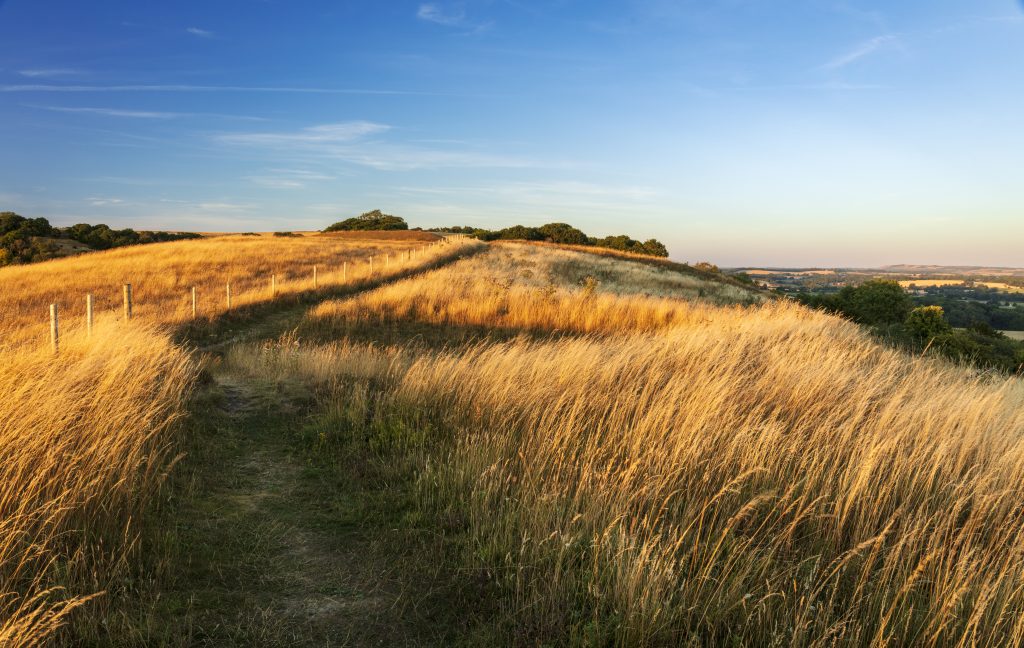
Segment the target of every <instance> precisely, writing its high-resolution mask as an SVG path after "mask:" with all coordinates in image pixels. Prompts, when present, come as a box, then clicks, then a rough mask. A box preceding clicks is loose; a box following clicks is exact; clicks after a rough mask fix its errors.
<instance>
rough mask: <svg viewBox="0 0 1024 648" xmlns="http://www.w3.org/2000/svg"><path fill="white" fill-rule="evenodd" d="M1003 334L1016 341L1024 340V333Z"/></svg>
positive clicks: (1009, 332)
mask: <svg viewBox="0 0 1024 648" xmlns="http://www.w3.org/2000/svg"><path fill="white" fill-rule="evenodd" d="M1003 334H1004V335H1006V337H1008V338H1011V339H1014V340H1024V331H1003Z"/></svg>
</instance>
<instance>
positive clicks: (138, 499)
mask: <svg viewBox="0 0 1024 648" xmlns="http://www.w3.org/2000/svg"><path fill="white" fill-rule="evenodd" d="M0 362H2V366H3V370H2V371H0V394H3V398H2V399H0V645H4V646H20V645H34V644H35V643H37V642H42V641H44V640H45V639H47V638H48V637H49V636H51V635H52V633H53V632H54V630H55V629H56V628H57V627H58V626H59V625H60V624H61V623H62V622H63V619H64V616H65V614H66V613H67V612H68V611H70V610H71V609H73V608H74V607H75V606H76V605H78V604H79V603H82V602H84V601H85V600H88V599H89V598H90V597H93V596H95V595H100V594H102V593H103V592H104V590H106V589H107V588H108V586H109V584H110V583H111V582H112V581H114V580H115V579H116V577H117V575H118V574H119V573H120V572H121V571H122V570H123V569H124V568H125V561H126V560H127V559H128V558H129V557H130V556H131V555H132V553H133V552H134V549H135V546H134V545H135V542H136V538H137V536H138V533H139V528H138V526H137V525H138V523H139V517H140V512H141V511H142V510H143V509H144V508H145V507H146V506H147V505H148V503H149V501H150V500H151V498H152V497H153V495H154V493H155V492H156V490H157V488H158V487H159V484H160V477H161V475H162V474H163V471H165V470H166V468H167V463H168V459H169V457H168V455H167V453H168V450H169V439H168V438H167V437H166V432H167V430H168V428H169V426H170V425H171V423H172V422H173V421H174V420H175V419H176V418H177V417H178V416H179V415H180V414H181V413H182V412H183V409H184V407H185V399H186V395H187V393H188V390H189V389H190V385H191V383H192V379H193V377H194V376H195V373H196V367H195V365H194V363H193V362H192V361H191V360H190V359H189V357H188V356H187V355H186V354H185V353H184V352H183V351H182V350H180V349H178V348H176V347H174V346H173V345H172V344H171V343H170V342H169V340H168V339H167V337H166V336H165V335H162V334H159V333H158V332H156V331H154V330H153V329H152V328H149V327H145V326H143V325H141V324H139V325H133V326H131V327H124V326H117V327H111V328H108V329H106V330H105V331H103V332H98V333H97V334H96V335H94V337H93V338H92V339H91V340H85V339H84V338H83V337H82V336H71V337H69V338H68V339H67V340H66V341H65V344H64V346H63V350H62V353H61V355H60V357H59V359H55V358H54V357H53V355H52V354H51V353H49V351H38V350H37V351H27V350H26V351H21V352H17V353H15V352H0ZM55 588H58V589H55ZM59 588H64V589H59ZM92 605H93V608H92V613H96V612H97V610H102V609H103V603H102V597H101V598H100V600H99V601H97V602H94V603H92Z"/></svg>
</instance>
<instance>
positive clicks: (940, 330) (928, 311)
mask: <svg viewBox="0 0 1024 648" xmlns="http://www.w3.org/2000/svg"><path fill="white" fill-rule="evenodd" d="M906 327H907V331H908V332H909V333H910V334H911V335H912V336H914V337H915V338H917V339H918V340H922V341H924V340H932V339H934V338H936V337H938V336H940V335H943V334H945V333H949V332H950V331H952V330H953V327H952V326H950V325H949V322H947V321H946V318H945V316H944V315H943V313H942V306H919V307H918V308H915V309H914V310H912V311H910V315H907V321H906Z"/></svg>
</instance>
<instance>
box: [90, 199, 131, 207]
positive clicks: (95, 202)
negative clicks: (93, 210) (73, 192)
mask: <svg viewBox="0 0 1024 648" xmlns="http://www.w3.org/2000/svg"><path fill="white" fill-rule="evenodd" d="M86 201H87V202H88V203H89V204H90V205H92V206H93V207H109V206H111V205H121V204H124V200H122V199H121V198H87V199H86Z"/></svg>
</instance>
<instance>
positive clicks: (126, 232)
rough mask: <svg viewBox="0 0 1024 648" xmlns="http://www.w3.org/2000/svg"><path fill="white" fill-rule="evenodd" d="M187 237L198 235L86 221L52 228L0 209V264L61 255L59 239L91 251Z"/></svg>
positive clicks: (29, 261)
mask: <svg viewBox="0 0 1024 648" xmlns="http://www.w3.org/2000/svg"><path fill="white" fill-rule="evenodd" d="M189 238H200V235H199V234H192V233H189V232H148V231H135V230H133V229H122V230H115V229H111V228H110V227H108V226H106V225H89V224H87V223H79V224H78V225H73V226H71V227H53V226H51V225H50V222H49V221H48V220H46V219H45V218H25V217H24V216H19V215H18V214H15V213H14V212H0V266H4V265H10V264H13V263H33V262H35V261H45V260H47V259H53V258H56V257H59V256H64V255H65V254H66V252H65V251H64V250H62V249H61V247H60V246H59V245H58V244H57V243H58V242H59V241H60V239H65V240H72V241H77V242H78V243H81V244H82V245H85V246H86V247H88V248H89V249H91V250H109V249H110V248H115V247H123V246H125V245H142V244H145V243H160V242H163V241H177V240H181V239H189Z"/></svg>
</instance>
